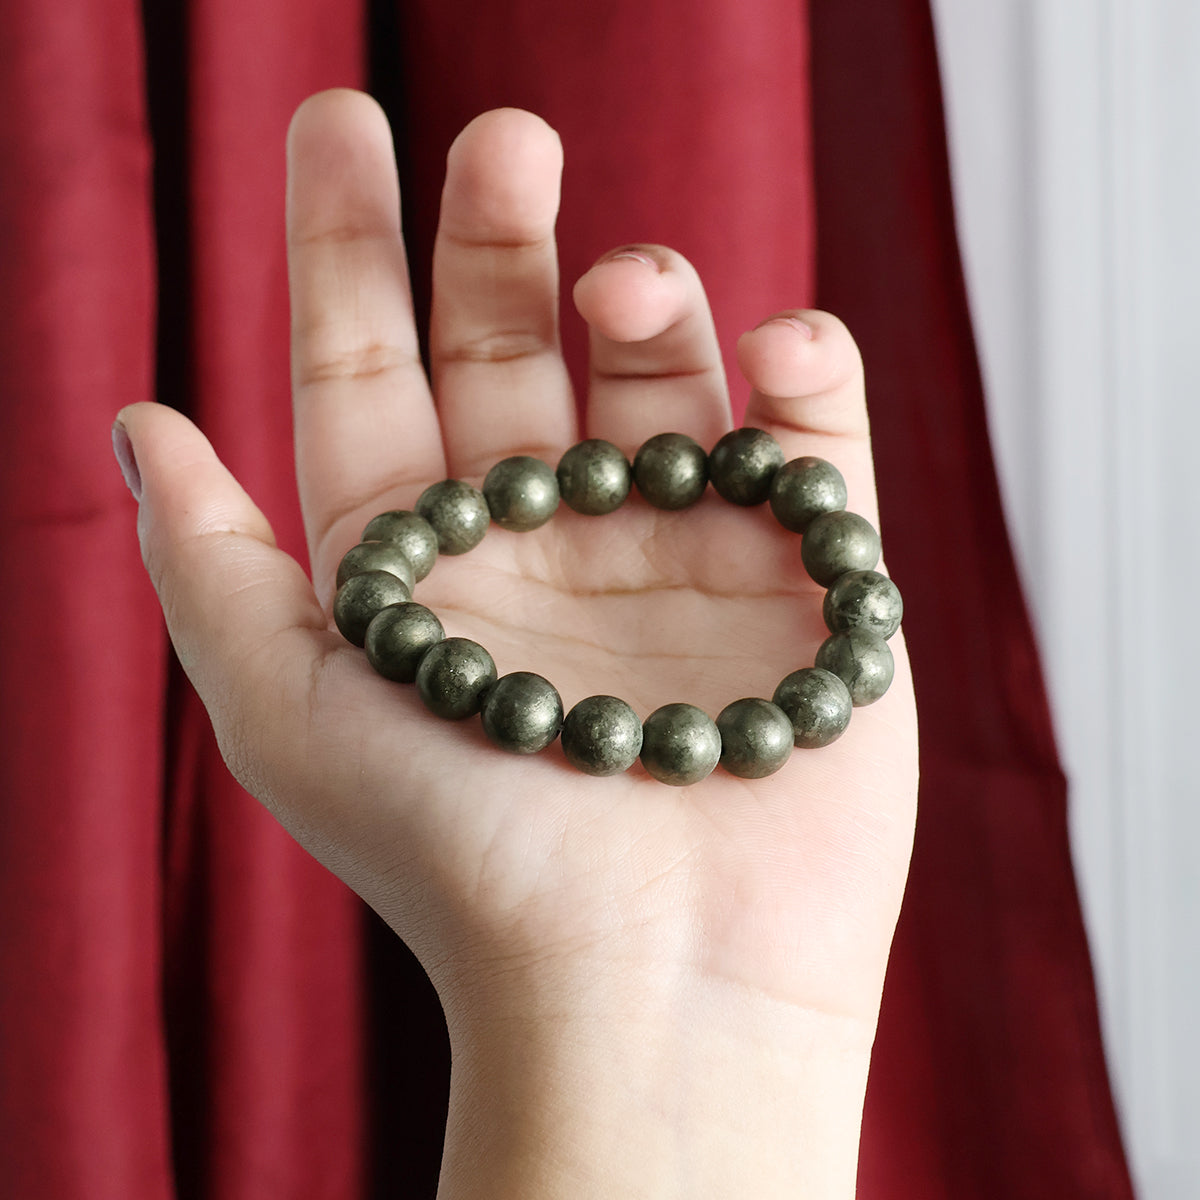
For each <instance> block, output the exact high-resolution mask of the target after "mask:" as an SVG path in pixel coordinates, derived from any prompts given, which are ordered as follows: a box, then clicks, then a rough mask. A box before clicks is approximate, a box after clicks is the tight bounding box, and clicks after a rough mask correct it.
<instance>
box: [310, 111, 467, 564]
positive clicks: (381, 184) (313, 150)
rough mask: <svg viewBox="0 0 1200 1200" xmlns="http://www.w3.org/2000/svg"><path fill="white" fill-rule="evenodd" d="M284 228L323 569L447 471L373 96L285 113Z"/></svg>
mask: <svg viewBox="0 0 1200 1200" xmlns="http://www.w3.org/2000/svg"><path fill="white" fill-rule="evenodd" d="M287 229H288V279H289V290H290V293H291V303H292V388H293V402H294V407H295V429H296V478H297V484H298V486H299V491H300V504H301V507H302V510H303V512H304V521H305V527H306V529H307V531H308V543H309V554H310V556H311V560H312V562H313V569H314V572H315V573H317V574H318V575H327V574H330V573H331V572H332V567H331V563H332V561H333V559H334V557H335V556H336V555H337V554H339V553H340V552H341V551H342V550H344V549H345V547H346V546H347V545H349V544H350V543H351V542H354V541H357V540H358V536H359V532H360V530H361V526H362V525H363V523H364V522H365V520H366V519H367V518H369V517H370V516H373V515H374V514H375V513H376V512H378V511H380V510H382V509H385V508H391V507H397V506H407V505H409V504H410V503H411V501H412V499H413V498H414V496H415V494H416V492H418V491H419V490H420V488H421V487H422V486H424V484H426V483H428V482H429V481H431V480H434V479H440V478H441V477H442V476H443V475H444V474H445V460H444V457H443V453H442V440H441V433H440V429H439V425H438V419H437V416H436V414H435V412H434V408H433V402H432V399H431V396H430V391H429V384H428V381H427V380H426V378H425V372H424V370H423V368H422V365H421V355H420V346H419V342H418V338H417V331H416V325H415V321H414V316H413V306H412V295H411V292H410V289H409V284H408V263H407V258H406V256H405V252H404V242H403V238H402V236H401V229H400V189H399V184H398V181H397V177H396V160H395V154H394V151H393V148H392V137H391V130H390V129H389V128H388V123H387V118H386V117H385V116H384V114H383V110H382V109H381V108H380V107H379V105H378V104H376V103H375V101H374V100H372V99H371V98H370V97H369V96H366V95H363V94H362V93H360V92H352V91H347V90H337V91H329V92H322V93H319V94H318V95H316V96H313V97H310V98H309V99H308V100H306V101H305V102H304V103H303V104H302V105H301V106H300V108H299V109H298V110H297V112H296V115H295V116H294V117H293V118H292V124H291V128H290V130H289V131H288V203H287ZM364 514H365V516H364Z"/></svg>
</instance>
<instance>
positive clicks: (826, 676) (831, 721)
mask: <svg viewBox="0 0 1200 1200" xmlns="http://www.w3.org/2000/svg"><path fill="white" fill-rule="evenodd" d="M773 699H774V701H775V703H776V704H778V705H779V707H780V708H781V709H782V710H783V711H784V713H786V714H787V717H788V720H789V721H791V724H792V736H793V740H794V741H795V744H796V745H797V746H799V747H800V748H801V749H803V750H815V749H817V748H818V747H820V746H828V745H829V743H830V742H836V741H837V740H838V738H840V737H841V736H842V734H843V733H845V732H846V726H847V725H849V724H850V714H851V713H852V712H853V704H852V702H851V699H850V689H849V688H847V687H846V685H845V684H844V683H843V682H842V681H841V679H839V678H838V676H837V675H835V674H833V673H832V672H831V671H827V670H823V669H822V668H821V667H802V668H801V669H800V670H799V671H793V672H792V673H791V674H790V675H788V676H785V677H784V678H783V679H782V680H780V683H779V686H778V687H777V688H776V689H775V695H774V697H773Z"/></svg>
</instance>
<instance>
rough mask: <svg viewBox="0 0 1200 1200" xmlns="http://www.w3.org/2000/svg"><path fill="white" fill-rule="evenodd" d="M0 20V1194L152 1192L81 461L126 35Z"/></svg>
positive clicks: (131, 154)
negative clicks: (0, 453) (0, 305)
mask: <svg viewBox="0 0 1200 1200" xmlns="http://www.w3.org/2000/svg"><path fill="white" fill-rule="evenodd" d="M5 9H6V12H5V14H4V15H5V18H6V19H5V21H4V23H3V24H4V30H5V33H4V37H3V39H0V160H2V161H3V163H4V169H3V171H0V229H2V230H3V239H4V244H3V253H2V254H0V289H2V290H0V294H2V295H3V296H4V320H3V321H0V397H2V404H0V443H2V444H3V446H4V451H5V453H4V467H3V470H0V528H2V529H3V544H2V545H3V555H2V559H0V561H3V563H4V580H5V589H4V591H5V601H4V604H3V605H0V663H2V664H3V688H0V730H2V731H3V735H2V736H3V744H2V747H0V1164H4V1165H3V1166H0V1175H2V1177H3V1178H2V1182H0V1190H3V1191H4V1192H5V1194H8V1195H12V1196H24V1195H28V1196H63V1197H73V1196H94V1195H113V1196H116V1195H121V1194H127V1195H133V1196H138V1197H146V1198H148V1200H149V1198H155V1200H157V1198H158V1197H163V1196H166V1195H167V1194H168V1192H169V1165H168V1162H169V1150H168V1140H167V1131H166V1127H167V1122H166V1094H167V1093H166V1072H165V1058H164V1054H163V1034H162V1010H161V1003H160V997H159V991H158V983H159V977H160V968H161V955H160V948H159V939H158V914H159V910H160V908H161V901H162V887H161V870H160V863H159V826H160V821H161V807H160V780H161V771H162V749H161V728H160V722H159V720H158V702H159V696H160V695H161V691H162V685H163V677H164V655H163V642H162V637H161V635H160V634H159V632H158V630H159V623H160V618H159V617H158V615H157V614H156V612H155V603H154V598H153V595H152V593H151V592H150V591H149V589H148V588H147V587H146V585H145V582H144V579H143V578H139V572H140V570H141V567H140V563H139V560H138V552H137V542H136V538H135V536H134V530H133V529H132V528H131V523H130V520H129V515H130V513H129V502H128V495H127V494H126V493H125V491H124V489H123V488H122V486H121V484H120V480H119V479H117V480H114V479H113V478H112V471H111V470H110V467H109V464H108V463H106V462H105V461H104V454H105V453H106V449H105V447H106V443H107V440H108V426H109V424H110V423H111V421H112V411H113V410H114V408H115V407H116V406H119V405H120V404H123V403H125V402H126V401H128V400H133V399H148V398H150V395H151V389H152V369H153V327H154V323H153V311H154V309H153V304H154V298H153V289H152V266H151V264H152V258H151V255H152V243H151V239H152V229H151V220H150V212H149V199H150V190H149V142H148V138H147V135H146V126H145V110H144V106H143V100H142V62H143V54H142V43H141V34H140V18H139V15H138V12H137V8H136V5H135V4H133V3H131V2H120V3H118V2H114V3H110V4H106V5H102V6H97V5H95V4H91V3H87V2H86V0H64V3H63V4H62V5H55V6H53V7H51V6H44V5H20V6H14V5H12V4H8V5H6V6H5ZM99 45H103V46H104V47H106V51H105V53H104V54H103V55H97V54H95V53H94V49H95V47H96V46H99ZM131 742H132V745H131Z"/></svg>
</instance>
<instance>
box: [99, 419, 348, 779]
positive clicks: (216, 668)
mask: <svg viewBox="0 0 1200 1200" xmlns="http://www.w3.org/2000/svg"><path fill="white" fill-rule="evenodd" d="M113 444H114V448H115V449H116V451H117V457H118V460H119V461H120V462H121V465H122V468H123V470H124V471H125V473H126V477H127V479H128V480H129V481H130V484H131V489H132V490H133V491H134V493H135V495H137V496H138V501H139V503H138V537H139V540H140V542H141V549H142V560H143V562H144V563H145V564H146V569H147V571H148V572H149V574H150V579H151V582H152V583H153V584H154V588H155V590H156V591H157V593H158V598H159V602H160V603H161V604H162V608H163V613H164V615H165V617H166V622H167V629H168V632H169V633H170V636H171V641H172V643H173V644H174V646H175V652H176V654H177V655H178V657H179V661H180V663H181V664H182V665H183V668H184V670H185V671H186V672H187V674H188V677H189V678H190V679H191V681H192V683H193V685H194V686H195V688H196V691H197V692H198V693H199V695H200V698H201V700H202V701H203V702H204V705H205V707H206V708H207V709H208V712H209V716H210V717H211V718H212V721H213V726H214V728H215V730H216V733H217V738H218V741H219V742H220V744H221V750H222V753H223V754H224V755H225V759H226V762H227V763H228V764H229V766H230V769H231V770H232V771H233V773H234V774H235V775H236V776H237V777H238V778H239V780H240V781H241V782H242V783H243V785H244V786H246V787H247V788H248V789H249V790H250V791H252V792H255V793H256V794H259V795H260V797H261V789H259V788H256V787H255V780H254V779H252V778H248V776H250V775H252V774H253V773H254V772H255V771H256V770H257V768H255V767H253V766H252V764H251V762H250V761H247V760H245V757H244V755H243V753H242V749H243V747H244V746H245V745H246V743H247V741H248V740H251V739H250V737H249V734H248V731H249V730H254V731H255V733H256V736H255V737H254V738H253V739H252V740H253V741H255V742H256V743H257V744H258V745H261V744H263V743H264V742H268V743H269V742H270V741H271V740H272V739H271V738H270V737H263V736H261V735H262V733H264V732H265V731H263V730H262V729H261V728H260V727H261V725H262V723H263V722H264V721H278V720H286V719H288V718H287V714H286V712H285V711H283V710H284V709H285V708H286V706H287V704H288V703H289V702H291V703H293V704H295V703H296V700H297V698H299V697H302V696H304V695H305V694H306V693H307V690H308V688H307V686H306V684H305V682H304V680H306V679H308V680H311V678H312V670H313V666H314V663H315V661H316V660H317V659H319V658H320V657H321V656H322V655H323V654H325V653H327V652H328V649H329V647H330V644H331V642H333V643H336V639H335V638H334V637H333V635H332V634H330V633H329V632H328V629H327V621H326V617H325V613H324V612H323V611H322V609H321V606H320V604H319V603H318V602H317V598H316V596H315V594H314V593H313V590H312V586H311V584H310V583H309V581H308V578H307V576H306V575H305V573H304V571H303V570H302V569H301V567H300V565H299V564H298V563H297V562H296V561H295V560H294V559H292V558H290V557H289V556H288V555H287V554H285V553H283V551H281V550H279V549H278V548H277V547H276V545H275V538H274V535H273V534H272V532H271V527H270V525H269V524H268V522H267V520H266V518H265V517H264V516H263V514H262V513H261V512H260V511H259V509H258V508H257V506H256V505H255V504H254V503H253V502H252V501H251V499H250V497H249V496H248V495H247V494H246V492H245V491H244V490H243V489H242V487H241V486H240V485H239V484H238V482H237V480H236V479H234V478H233V476H232V475H231V474H230V473H229V471H228V470H226V468H225V467H224V466H223V465H222V464H221V462H220V461H219V460H218V458H217V456H216V454H215V452H214V451H213V448H212V446H211V445H210V444H209V442H208V439H207V438H205V437H204V435H203V434H202V433H201V432H200V431H199V430H198V429H197V428H196V426H195V425H193V424H192V422H191V421H189V420H188V419H187V418H186V417H184V416H183V415H182V414H181V413H178V412H176V411H175V410H174V409H171V408H168V407H166V406H165V405H161V404H152V403H146V404H134V405H131V406H129V407H128V408H125V409H123V410H122V411H121V412H120V413H119V414H118V416H117V420H116V423H115V424H114V426H113Z"/></svg>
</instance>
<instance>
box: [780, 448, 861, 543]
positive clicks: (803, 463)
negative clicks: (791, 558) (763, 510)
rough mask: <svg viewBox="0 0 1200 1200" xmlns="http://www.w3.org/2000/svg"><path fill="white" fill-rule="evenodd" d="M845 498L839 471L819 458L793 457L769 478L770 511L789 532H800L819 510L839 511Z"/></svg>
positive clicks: (816, 515)
mask: <svg viewBox="0 0 1200 1200" xmlns="http://www.w3.org/2000/svg"><path fill="white" fill-rule="evenodd" d="M846 499H847V493H846V481H845V480H844V479H843V478H842V473H841V471H839V470H838V469H837V467H835V466H834V465H833V463H829V462H826V461H825V460H824V459H823V458H813V457H812V456H811V455H807V456H805V457H804V458H793V459H792V460H791V462H787V463H784V464H783V466H782V467H780V468H779V470H778V471H776V472H775V475H774V477H773V478H772V480H771V496H770V500H771V512H772V513H774V514H775V519H776V520H777V521H778V522H779V523H780V525H782V526H783V527H784V529H790V530H791V531H792V532H793V533H803V532H804V531H805V530H806V529H807V528H808V526H809V523H810V522H811V521H812V520H813V519H814V518H815V517H819V516H820V515H821V514H822V513H827V512H840V511H841V510H842V509H843V508H845V507H846Z"/></svg>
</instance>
